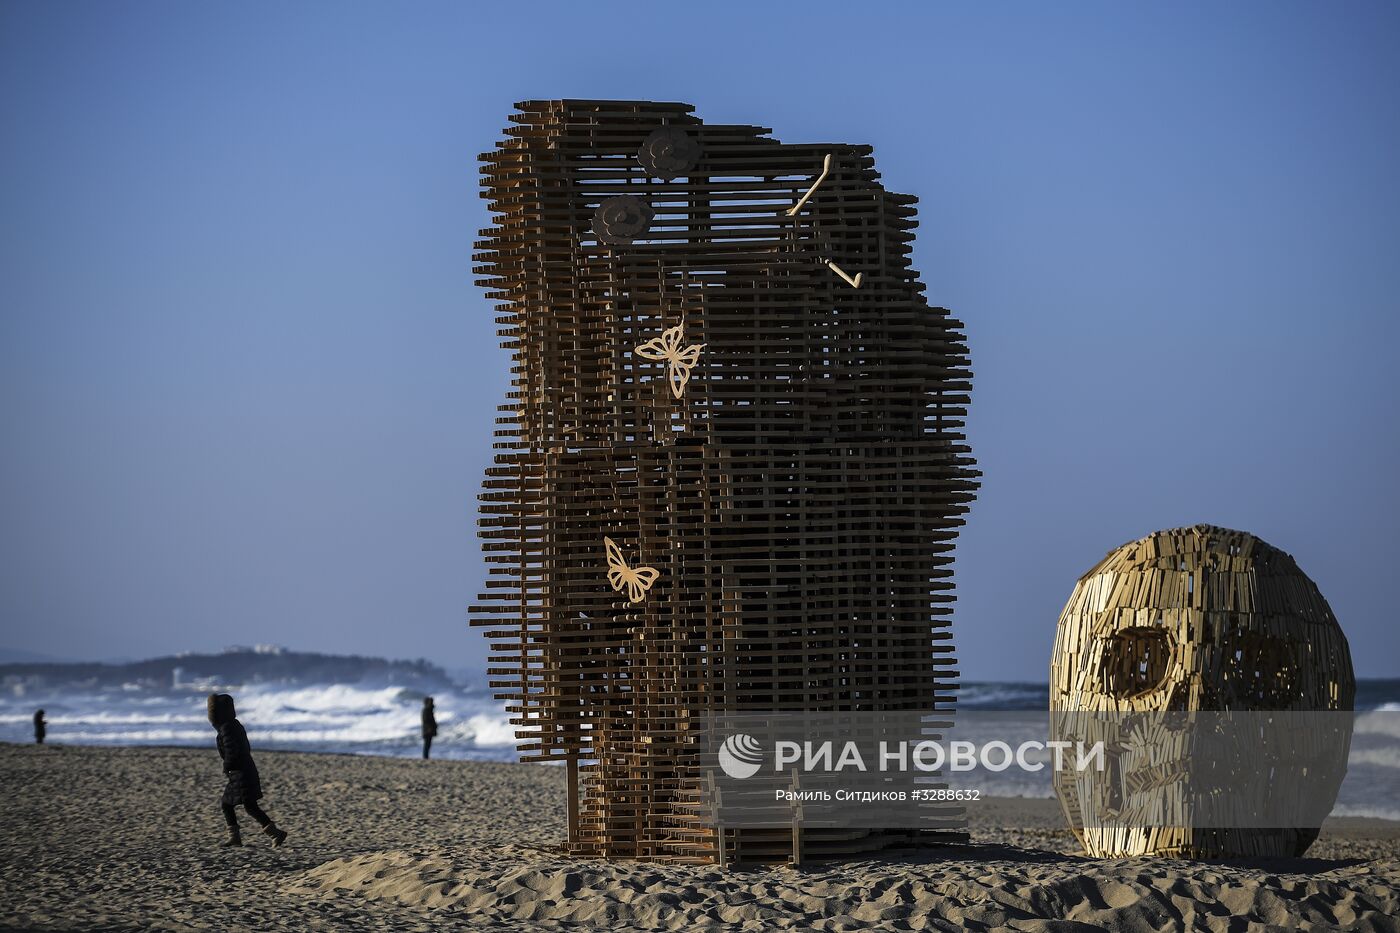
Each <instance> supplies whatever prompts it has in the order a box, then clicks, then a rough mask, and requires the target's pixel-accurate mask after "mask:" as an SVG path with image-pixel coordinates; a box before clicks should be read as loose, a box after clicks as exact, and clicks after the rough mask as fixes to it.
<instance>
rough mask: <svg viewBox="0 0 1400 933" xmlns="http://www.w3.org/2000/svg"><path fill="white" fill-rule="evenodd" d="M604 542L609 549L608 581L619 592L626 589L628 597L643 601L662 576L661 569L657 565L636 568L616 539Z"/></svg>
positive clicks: (606, 539) (608, 539)
mask: <svg viewBox="0 0 1400 933" xmlns="http://www.w3.org/2000/svg"><path fill="white" fill-rule="evenodd" d="M603 544H605V545H606V546H607V549H608V582H609V583H611V584H612V588H613V589H615V590H617V591H618V592H619V593H621V592H622V591H623V590H624V589H625V590H626V591H627V598H628V599H630V600H631V601H632V602H634V603H639V602H641V601H642V599H643V598H645V597H646V595H647V590H649V589H651V587H652V584H653V583H655V582H656V581H657V579H659V578H660V576H661V571H660V570H657V569H656V568H655V567H638V568H636V569H635V570H634V569H632V568H631V567H629V566H627V561H625V560H623V558H622V548H620V547H618V546H617V542H616V541H614V540H613V539H612V538H604V539H603Z"/></svg>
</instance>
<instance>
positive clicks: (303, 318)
mask: <svg viewBox="0 0 1400 933" xmlns="http://www.w3.org/2000/svg"><path fill="white" fill-rule="evenodd" d="M549 97H585V98H594V97H596V98H607V97H618V98H651V99H656V100H684V101H687V102H690V103H692V104H694V105H695V106H696V107H697V113H698V115H699V116H701V117H702V118H704V119H706V120H708V121H715V122H736V123H754V124H758V125H762V126H768V127H772V128H773V130H774V132H775V135H776V136H778V137H779V138H781V139H783V140H785V141H790V142H797V141H807V140H813V141H833V140H842V141H849V142H853V143H869V144H872V145H874V146H875V156H876V160H877V167H878V168H879V169H880V170H881V172H882V173H883V176H884V182H885V184H886V185H887V186H888V187H890V188H891V189H893V190H897V191H902V192H907V193H911V194H915V195H917V196H918V197H919V198H920V208H921V215H920V216H921V225H920V232H919V236H918V239H917V241H916V246H915V254H914V256H915V265H916V267H917V268H918V269H919V270H920V272H921V273H922V275H923V278H924V280H925V281H926V282H927V284H928V295H929V299H930V301H932V302H933V303H935V304H941V305H945V306H947V307H950V308H952V309H954V310H955V312H956V313H957V314H958V316H960V317H961V318H962V319H963V320H964V321H965V322H966V323H967V333H968V338H969V342H970V346H971V350H972V359H973V369H974V371H975V373H976V377H975V381H974V393H973V407H972V411H971V418H970V422H969V436H970V439H971V442H972V445H973V447H974V451H975V454H976V456H977V459H978V460H979V462H980V464H981V468H982V469H983V470H984V471H985V474H986V475H985V477H984V485H983V488H982V492H981V496H980V498H979V501H978V502H977V504H976V505H975V507H974V510H973V512H972V515H971V517H970V521H969V524H968V527H967V529H966V531H965V533H964V536H963V538H962V541H961V543H960V545H959V551H958V562H957V567H956V570H957V585H958V597H959V601H958V610H957V615H956V621H955V624H956V629H955V640H956V643H957V645H958V649H959V654H960V657H961V658H962V661H963V666H962V669H963V671H964V673H965V675H966V676H967V677H970V678H976V679H1013V678H1024V679H1043V678H1044V675H1045V670H1046V668H1047V665H1048V656H1049V649H1050V643H1051V638H1052V636H1053V632H1054V627H1055V621H1056V617H1057V615H1058V613H1059V610H1060V608H1061V606H1062V604H1063V602H1064V600H1065V598H1066V597H1067V596H1068V595H1069V592H1070V589H1071V588H1072V586H1073V583H1074V580H1075V578H1076V577H1077V576H1078V575H1079V574H1080V573H1082V572H1083V571H1084V570H1086V569H1088V568H1089V567H1090V566H1091V565H1092V564H1093V563H1095V562H1096V561H1097V560H1098V559H1099V558H1100V557H1101V556H1102V555H1103V554H1104V552H1106V551H1107V550H1109V549H1111V548H1112V547H1114V546H1116V545H1118V544H1120V543H1122V542H1124V541H1126V540H1129V539H1132V538H1136V537H1139V536H1141V535H1143V534H1146V533H1148V532H1150V531H1152V530H1155V529H1158V528H1163V527H1171V526H1176V525H1183V524H1193V523H1196V522H1202V521H1204V522H1211V523H1214V524H1220V525H1226V526H1231V527H1236V528H1243V529H1246V530H1249V531H1253V532H1254V533H1256V534H1258V535H1260V536H1262V537H1263V538H1265V539H1266V540H1268V541H1270V542H1271V543H1273V544H1275V545H1277V546H1279V547H1281V548H1283V549H1284V550H1287V551H1289V552H1291V553H1292V554H1293V555H1294V556H1295V557H1296V558H1297V559H1298V561H1299V563H1300V565H1301V566H1302V568H1303V569H1304V571H1305V572H1307V573H1308V574H1309V575H1311V576H1312V577H1313V579H1314V580H1316V581H1317V583H1318V584H1319V586H1320V587H1321V588H1322V591H1323V593H1324V594H1325V595H1326V596H1327V598H1328V599H1329V601H1330V602H1331V604H1332V607H1333V609H1334V610H1335V612H1336V614H1337V616H1338V617H1339V618H1340V620H1341V622H1342V624H1343V626H1344V628H1345V630H1346V632H1347V633H1348V636H1349V637H1350V639H1351V644H1352V649H1353V653H1354V655H1355V658H1356V662H1357V668H1358V670H1359V672H1360V673H1362V674H1365V675H1371V676H1380V675H1391V676H1395V675H1397V674H1400V667H1397V659H1400V634H1397V632H1400V626H1397V625H1396V623H1395V618H1394V611H1395V610H1394V608H1393V607H1394V606H1395V604H1396V602H1397V598H1396V596H1395V595H1394V594H1391V593H1390V586H1391V584H1392V582H1394V580H1395V579H1396V577H1397V573H1396V570H1395V567H1394V564H1395V559H1396V553H1397V548H1396V544H1397V541H1398V540H1400V535H1397V532H1398V531H1400V492H1397V485H1396V477H1397V476H1398V475H1400V443H1398V442H1397V441H1398V440H1400V431H1398V430H1397V409H1398V408H1400V384H1398V383H1397V379H1396V375H1395V371H1394V364H1393V360H1394V357H1395V352H1396V344H1397V337H1400V326H1398V325H1397V312H1400V249H1398V247H1400V7H1396V6H1395V5H1394V4H1387V3H1367V2H1355V3H1347V4H1343V5H1324V4H1320V3H1262V2H1249V3H1235V4H1228V5H1227V4H1212V5H1207V4H1201V5H1193V4H1171V5H1160V6H1148V5H1143V4H1108V3H1075V4H1060V5H1049V4H1037V5H1031V4H1006V5H998V6H992V7H986V6H971V5H969V6H966V7H953V6H941V5H932V4H919V5H914V4H909V5H895V4H887V5H884V4H863V5H852V4H839V5H837V4H820V3H809V4H805V5H803V6H801V7H796V6H791V5H787V4H782V5H779V4H758V3H742V4H713V3H711V4H705V5H703V6H698V5H683V4H666V3H648V4H622V3H613V4H586V5H584V4H580V5H577V6H576V7H575V6H570V5H563V4H560V5H552V4H529V5H521V4H492V5H486V4H480V5H477V4H466V3H458V4H437V3H414V4H388V3H334V4H332V3H311V2H304V3H297V4H260V3H242V4H236V5H235V4H227V5H213V4H176V3H146V2H128V3H111V4H96V3H69V2H50V3H40V2H24V3H21V2H14V0H3V2H0V443H3V451H4V455H3V458H0V516H3V518H2V519H0V627H2V628H3V632H2V633H0V646H3V647H5V648H11V649H22V650H28V651H38V652H44V653H48V654H53V655H59V656H65V657H109V656H119V655H124V656H140V655H146V654H153V653H164V652H169V651H177V650H183V649H200V648H218V647H220V646H222V645H224V644H228V643H234V642H255V641H272V642H280V643H283V644H288V645H292V646H295V647H299V648H307V649H320V650H333V651H357V652H362V653H374V654H387V655H391V656H408V657H416V656H427V657H430V658H433V659H435V660H439V661H442V662H444V663H447V664H449V665H459V664H467V663H470V662H472V661H473V659H479V658H480V657H481V656H482V654H483V646H482V644H481V640H480V637H479V635H478V633H477V632H475V631H473V630H469V629H468V628H467V626H466V622H465V618H466V607H467V605H468V604H469V603H470V602H471V601H472V599H473V597H474V594H475V593H476V592H477V590H478V588H479V586H480V582H481V580H482V577H483V565H482V562H481V560H480V557H479V552H478V549H477V544H476V540H475V531H474V507H475V499H476V493H477V486H478V483H479V479H480V476H481V472H482V469H483V468H484V466H485V465H486V462H487V459H488V457H489V453H490V452H489V443H490V431H491V419H492V418H493V417H494V411H493V409H494V406H495V405H496V404H497V403H498V402H499V401H501V399H502V394H503V392H504V391H505V386H506V375H507V374H506V368H507V365H508V361H507V359H506V357H505V355H504V354H503V353H502V352H501V351H499V350H496V349H495V348H494V344H495V337H494V331H495V327H494V325H493V324H492V322H491V311H490V308H489V306H488V305H487V303H486V302H485V301H484V299H483V297H482V293H481V291H480V290H479V289H477V288H476V287H475V286H474V285H473V284H472V278H473V277H472V274H471V251H472V241H473V238H474V235H475V232H476V230H477V229H478V228H479V227H481V226H482V225H483V224H484V223H485V222H486V215H485V204H484V202H483V201H481V200H480V198H479V197H478V194H477V184H478V181H477V175H476V171H477V162H476V155H477V153H479V152H482V151H485V150H488V149H490V148H491V147H492V146H493V145H494V144H495V142H496V140H497V139H498V138H499V136H500V131H501V128H502V127H504V126H505V125H506V115H507V114H508V113H509V111H510V107H511V104H512V103H513V102H514V101H517V100H523V99H528V98H549Z"/></svg>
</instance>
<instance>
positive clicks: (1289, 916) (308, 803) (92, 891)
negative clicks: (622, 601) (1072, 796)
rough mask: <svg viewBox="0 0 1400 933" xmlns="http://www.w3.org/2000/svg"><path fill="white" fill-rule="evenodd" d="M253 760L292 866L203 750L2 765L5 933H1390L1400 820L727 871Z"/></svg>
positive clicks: (469, 799)
mask: <svg viewBox="0 0 1400 933" xmlns="http://www.w3.org/2000/svg"><path fill="white" fill-rule="evenodd" d="M211 742H212V734H211ZM255 753H256V754H257V759H258V763H259V766H260V769H261V771H262V774H263V783H264V786H265V788H266V791H267V796H266V798H265V799H264V800H263V804H264V806H265V807H266V809H267V811H268V812H269V813H270V814H271V815H272V816H273V818H274V819H276V820H277V821H278V822H279V824H281V825H283V826H284V827H285V828H287V829H288V830H290V832H291V838H290V839H289V840H288V842H287V844H286V846H285V847H283V848H280V849H274V848H273V847H272V846H271V844H270V843H269V841H268V840H267V839H266V838H265V837H263V836H262V835H260V834H257V833H256V832H255V831H254V829H255V828H254V827H253V826H252V822H251V820H247V819H246V817H244V826H245V829H244V833H245V840H246V842H247V844H246V845H245V846H244V847H243V848H238V849H221V848H219V843H220V842H221V841H222V840H223V838H224V827H223V823H222V820H221V817H220V815H219V809H218V805H217V797H218V794H219V790H220V788H221V787H222V781H221V776H220V773H219V761H218V757H217V755H216V754H215V752H214V751H213V749H212V748H211V749H209V750H208V751H200V750H192V749H176V748H94V747H84V748H78V747H62V746H45V747H35V746H24V745H2V746H0V887H3V895H0V931H4V933H11V931H18V930H26V931H27V930H44V931H57V930H73V931H77V930H103V931H123V933H124V931H134V930H219V931H244V930H246V931H281V930H286V931H300V930H404V931H417V930H435V929H444V928H447V929H452V928H457V927H470V928H472V929H514V930H520V929H559V930H565V929H569V930H578V929H590V928H593V927H606V928H608V929H610V930H688V929H742V930H768V929H780V928H786V929H795V930H918V929H942V930H955V929H971V930H990V929H998V928H1010V929H1017V930H1073V929H1095V928H1103V929H1109V930H1125V931H1126V930H1172V929H1181V928H1186V929H1191V928H1195V929H1207V930H1219V931H1225V930H1231V931H1234V930H1252V929H1277V928H1295V927H1303V928H1308V929H1319V930H1322V929H1340V930H1400V823H1388V822H1385V821H1378V820H1367V819H1335V820H1332V821H1330V822H1329V823H1328V825H1327V826H1326V827H1325V828H1324V830H1323V834H1322V837H1321V838H1320V839H1319V840H1318V842H1317V843H1316V844H1315V845H1314V846H1313V848H1312V849H1311V850H1310V851H1309V853H1308V856H1307V857H1306V858H1303V859H1289V860H1276V861H1269V862H1251V863H1240V862H1229V863H1197V862H1184V861H1173V860H1166V859H1136V860H1118V861H1095V860H1089V859H1085V858H1081V857H1078V856H1077V855H1075V854H1074V853H1075V850H1076V846H1075V843H1074V840H1073V838H1072V837H1071V836H1070V834H1069V833H1068V832H1067V831H1065V830H1063V829H1061V828H1060V821H1059V816H1058V813H1057V812H1056V809H1055V806H1054V804H1053V802H1051V801H1047V800H1020V799H1000V800H993V801H984V802H983V803H982V804H980V805H978V807H977V808H976V809H975V810H973V811H972V819H973V822H972V827H971V828H972V843H971V845H968V846H954V847H946V848H940V849H930V850H921V851H917V852H902V853H892V854H889V855H886V856H884V857H881V858H878V859H866V860H862V861H856V862H846V863H840V864H826V865H810V866H804V867H802V868H800V869H794V868H787V867H778V868H762V867H754V868H740V869H737V870H730V871H725V870H721V869H719V868H716V867H684V866H657V865H641V864H627V863H605V862H585V861H572V860H565V859H561V858H559V857H557V856H555V855H554V854H552V852H551V846H552V845H553V844H555V843H557V842H558V840H559V839H560V837H561V836H562V834H563V826H564V814H563V777H564V775H563V771H562V769H558V768H548V767H540V766H527V765H511V764H489V763H478V762H453V761H441V762H439V761H434V762H423V761H419V760H412V759H393V758H371V757H354V756H343V755H314V754H294V753H276V752H257V751H256V748H255ZM1007 826H1014V827H1017V828H1015V829H1006V828H1003V827H1007Z"/></svg>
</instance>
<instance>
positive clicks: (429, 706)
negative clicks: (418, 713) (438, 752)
mask: <svg viewBox="0 0 1400 933" xmlns="http://www.w3.org/2000/svg"><path fill="white" fill-rule="evenodd" d="M435 735H437V717H436V716H434V715H433V700H432V698H431V697H429V698H428V699H426V700H424V701H423V738H425V739H431V738H432V737H433V736H435Z"/></svg>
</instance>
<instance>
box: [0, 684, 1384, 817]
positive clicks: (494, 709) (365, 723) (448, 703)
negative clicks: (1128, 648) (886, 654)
mask: <svg viewBox="0 0 1400 933" xmlns="http://www.w3.org/2000/svg"><path fill="white" fill-rule="evenodd" d="M233 692H234V696H235V699H236V702H237V706H238V716H239V719H240V720H241V721H242V722H243V724H244V726H245V727H246V728H247V729H248V735H249V738H250V739H251V741H252V744H253V748H254V751H255V752H256V751H257V750H258V749H269V750H271V749H279V750H289V751H306V752H334V753H343V754H353V755H388V756H395V757H415V756H417V755H419V754H421V751H422V740H421V739H420V737H419V714H420V711H421V709H422V702H423V693H422V692H421V691H419V690H415V689H409V688H406V687H402V686H394V685H392V684H390V685H385V686H361V685H352V684H329V685H321V686H277V685H271V684H259V685H252V686H248V687H243V688H240V689H237V690H235V691H233ZM205 696H206V693H205V692H204V691H200V690H195V689H189V690H174V689H170V690H151V689H143V688H139V687H136V686H134V685H130V686H128V687H126V688H122V689H92V690H84V689H80V688H75V687H73V686H71V685H70V686H67V687H65V688H64V689H62V690H61V691H53V692H48V693H46V692H42V691H37V690H33V689H31V690H28V691H24V692H16V691H8V692H5V693H0V740H3V741H7V742H30V741H32V740H33V722H32V717H33V714H34V710H35V709H39V708H42V709H44V710H45V714H46V718H47V719H48V723H49V735H48V741H49V742H52V743H55V744H73V745H184V746H194V747H207V748H209V749H210V754H211V755H212V754H213V745H214V732H213V729H212V728H210V726H209V722H208V720H207V719H206V718H205V713H204V698H205ZM433 696H434V698H435V704H436V710H437V721H438V736H437V738H436V739H434V741H433V756H434V757H435V758H449V759H472V760H485V761H515V760H516V753H515V747H514V743H515V738H514V727H513V726H511V725H510V723H509V722H508V719H507V716H506V713H505V710H504V708H503V705H502V704H501V703H500V702H499V701H497V700H495V699H493V698H492V691H491V690H490V689H488V688H486V687H484V686H481V687H476V686H457V687H453V688H451V689H439V690H437V691H436V692H435V693H434V694H433ZM1048 701H1049V694H1048V688H1047V686H1046V685H1045V684H1043V683H1021V682H966V683H964V684H962V687H961V689H960V691H959V694H958V707H959V708H960V709H975V710H1017V711H1024V712H1026V713H1027V714H1028V715H1027V717H1026V728H1027V730H1028V735H1029V734H1031V732H1033V731H1034V730H1036V729H1041V730H1042V731H1043V723H1044V720H1043V719H1042V718H1038V717H1037V716H1036V715H1034V714H1037V713H1042V712H1043V711H1044V710H1045V709H1046V707H1047V705H1048ZM1356 709H1357V711H1358V713H1359V715H1358V718H1357V726H1356V733H1355V736H1354V738H1353V741H1352V748H1351V757H1350V760H1349V762H1348V771H1347V778H1346V781H1345V782H1344V783H1343V784H1342V790H1341V793H1340V795H1339V797H1338V802H1337V806H1336V807H1335V808H1334V809H1333V813H1334V814H1335V815H1339V816H1374V817H1381V818H1384V819H1392V820H1400V680H1363V681H1360V682H1359V683H1358V684H1357V698H1356ZM960 783H961V784H962V785H963V786H975V787H977V788H979V789H980V790H981V791H982V793H984V794H987V795H990V796H1025V797H1050V796H1053V791H1052V789H1051V787H1050V781H1049V776H1048V774H1045V773H1043V772H1042V773H1038V774H1037V773H1027V772H1022V771H1016V770H1014V769H1013V770H1011V771H1006V772H1001V773H991V772H986V771H982V770H980V769H979V770H978V771H975V772H971V773H970V774H968V775H966V776H965V777H963V779H962V780H961V782H960Z"/></svg>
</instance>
